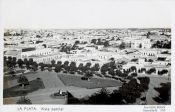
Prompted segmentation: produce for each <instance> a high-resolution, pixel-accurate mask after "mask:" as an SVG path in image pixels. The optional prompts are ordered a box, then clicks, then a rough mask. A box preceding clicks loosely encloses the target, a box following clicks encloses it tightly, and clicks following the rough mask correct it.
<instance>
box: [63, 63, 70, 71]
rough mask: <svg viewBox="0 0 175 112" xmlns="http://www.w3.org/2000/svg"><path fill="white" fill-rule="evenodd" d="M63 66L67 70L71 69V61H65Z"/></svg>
mask: <svg viewBox="0 0 175 112" xmlns="http://www.w3.org/2000/svg"><path fill="white" fill-rule="evenodd" d="M62 66H63V68H64V69H65V70H66V71H69V61H65V62H64V64H63V65H62Z"/></svg>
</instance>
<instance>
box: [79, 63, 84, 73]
mask: <svg viewBox="0 0 175 112" xmlns="http://www.w3.org/2000/svg"><path fill="white" fill-rule="evenodd" d="M78 70H81V71H82V72H85V69H84V66H83V63H80V64H79V66H78Z"/></svg>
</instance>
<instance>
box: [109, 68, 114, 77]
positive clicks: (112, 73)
mask: <svg viewBox="0 0 175 112" xmlns="http://www.w3.org/2000/svg"><path fill="white" fill-rule="evenodd" d="M108 73H109V74H110V75H112V76H114V75H115V71H114V69H113V68H110V69H109V71H108Z"/></svg>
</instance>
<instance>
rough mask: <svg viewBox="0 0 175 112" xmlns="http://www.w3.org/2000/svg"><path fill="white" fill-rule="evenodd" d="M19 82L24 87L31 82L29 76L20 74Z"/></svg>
mask: <svg viewBox="0 0 175 112" xmlns="http://www.w3.org/2000/svg"><path fill="white" fill-rule="evenodd" d="M17 82H18V83H20V84H21V85H22V87H23V88H24V87H25V85H28V84H29V81H28V79H27V77H26V76H24V75H20V77H19V78H18V80H17Z"/></svg>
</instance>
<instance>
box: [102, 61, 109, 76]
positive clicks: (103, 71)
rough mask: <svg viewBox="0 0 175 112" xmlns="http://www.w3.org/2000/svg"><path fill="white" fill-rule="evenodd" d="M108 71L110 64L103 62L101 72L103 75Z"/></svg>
mask: <svg viewBox="0 0 175 112" xmlns="http://www.w3.org/2000/svg"><path fill="white" fill-rule="evenodd" d="M107 71H108V65H107V64H103V65H102V67H101V73H102V74H103V75H105V74H106V72H107Z"/></svg>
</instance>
